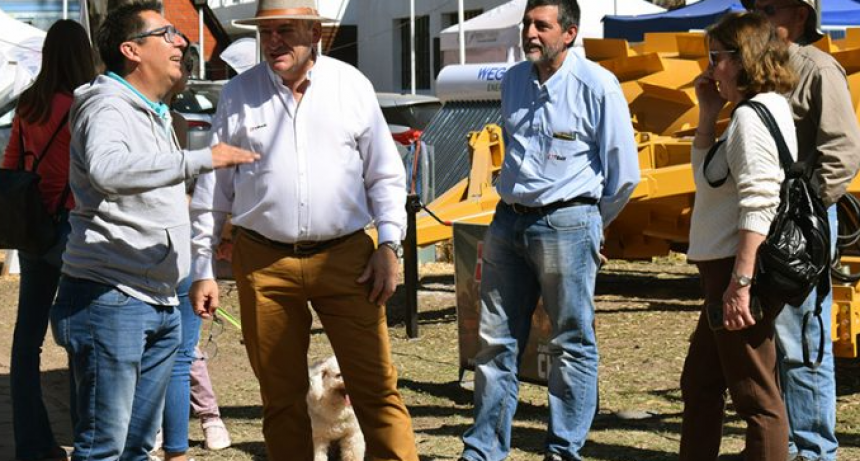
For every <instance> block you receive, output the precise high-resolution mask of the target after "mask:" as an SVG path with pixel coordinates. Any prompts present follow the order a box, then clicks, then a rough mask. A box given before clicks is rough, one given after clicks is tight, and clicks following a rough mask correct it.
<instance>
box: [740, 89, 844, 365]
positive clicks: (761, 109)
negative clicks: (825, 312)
mask: <svg viewBox="0 0 860 461" xmlns="http://www.w3.org/2000/svg"><path fill="white" fill-rule="evenodd" d="M748 105H749V106H750V107H752V109H753V110H755V111H756V113H757V114H758V115H759V117H761V119H762V121H763V122H764V124H765V126H767V127H768V130H770V132H771V134H772V135H773V137H774V139H775V140H776V145H777V149H778V150H779V161H780V163H781V164H782V168H783V169H784V170H785V175H786V178H801V177H803V178H807V179H808V178H809V177H810V173H811V171H810V169H809V168H808V164H806V163H803V162H794V161H793V160H792V159H791V156H790V155H789V154H788V147H786V145H785V139H783V137H782V133H780V131H779V128H778V127H777V125H776V121H775V120H774V119H773V116H772V115H771V113H770V111H768V110H767V107H765V106H764V104H761V103H760V102H757V101H748ZM825 231H826V229H825ZM827 235H829V233H828V234H827ZM827 254H828V261H827V264H826V265H825V267H830V261H829V259H830V257H829V254H830V253H829V251H828V253H827ZM827 275H828V274H827V273H824V274H821V275H820V276H819V277H818V283H817V285H816V287H815V309H814V310H812V311H809V312H807V313H805V314H804V315H803V324H802V328H801V330H800V331H801V339H800V340H801V344H802V346H803V364H804V365H806V366H807V367H809V368H813V369H814V368H818V366H819V365H821V361H822V360H824V341H826V338H825V337H824V319H823V318H822V317H821V313H822V306H823V304H824V299H825V297H826V296H827V294H828V293H830V283H829V282H830V278H829V277H827ZM812 317H814V318H815V320H817V321H818V331H819V332H820V333H819V337H818V354H817V356H816V358H815V361H814V362H813V361H812V360H811V358H810V355H811V354H810V352H809V339H808V337H807V334H806V332H807V328H806V327H807V325H808V324H809V321H810V319H811V318H812Z"/></svg>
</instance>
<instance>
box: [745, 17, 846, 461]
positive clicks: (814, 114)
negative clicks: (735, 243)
mask: <svg viewBox="0 0 860 461" xmlns="http://www.w3.org/2000/svg"><path fill="white" fill-rule="evenodd" d="M744 6H746V7H747V8H748V9H750V10H753V11H756V12H758V13H760V14H762V15H764V16H765V17H767V18H768V19H769V20H770V22H771V23H772V24H773V25H774V26H775V27H776V28H777V33H779V34H780V35H781V36H782V37H784V38H785V39H786V40H788V41H789V43H790V44H791V45H790V47H789V53H790V64H791V67H792V69H793V70H794V71H795V72H796V73H797V75H798V77H799V81H798V84H797V87H796V88H795V89H794V91H793V92H792V93H791V94H790V95H788V97H789V102H790V103H791V107H792V110H793V111H794V122H795V126H796V129H797V143H798V160H800V161H807V162H814V173H815V180H816V181H817V184H818V187H819V192H820V194H821V197H822V199H823V200H824V203H825V205H827V206H828V207H829V210H828V212H829V215H830V227H831V235H832V236H833V242H834V243H835V241H836V238H835V233H836V206H835V204H836V202H838V201H839V198H840V197H842V195H843V194H844V193H845V191H846V190H847V188H848V184H849V183H850V182H851V180H852V179H853V178H854V175H855V174H856V173H857V170H858V167H860V151H858V149H857V147H858V146H860V128H858V125H857V118H856V115H855V113H854V107H853V106H852V105H851V101H852V98H851V94H850V92H849V89H848V81H847V80H846V78H845V70H844V69H843V68H842V66H840V65H839V63H838V62H836V60H835V59H833V57H832V56H830V55H829V54H827V53H825V52H823V51H821V50H819V49H818V48H816V47H814V46H811V45H810V44H811V43H813V42H815V41H817V40H818V39H820V38H821V37H822V34H821V32H820V31H819V30H818V18H819V11H818V10H817V2H816V1H815V0H745V1H744ZM815 304H816V303H815V291H813V292H812V294H810V295H809V298H807V300H806V301H805V302H804V303H803V305H802V306H800V308H799V309H798V308H795V307H787V308H786V309H783V310H782V313H781V314H780V315H779V317H778V318H777V320H776V336H777V349H778V353H779V371H780V382H781V385H782V390H783V397H784V399H785V407H786V410H787V412H788V419H789V458H790V459H793V460H798V461H800V460H823V461H833V460H835V459H836V449H837V447H838V442H837V440H836V379H835V376H834V364H833V345H832V342H831V341H830V330H831V325H830V323H831V321H830V311H831V308H832V304H833V296H832V294H830V295H828V296H827V298H826V299H825V300H824V302H823V306H822V307H823V312H822V314H821V317H822V319H823V320H824V322H823V323H824V329H823V331H822V330H821V328H819V324H818V322H817V321H816V320H815V318H814V317H811V318H810V320H809V322H808V325H807V326H806V331H803V318H804V315H805V314H806V313H808V312H811V311H813V310H814V309H815V307H816V306H815ZM804 334H805V335H806V336H807V338H809V349H810V350H809V351H808V352H809V357H810V360H815V358H816V357H817V356H818V353H819V351H818V341H819V338H820V337H822V335H823V337H824V356H823V361H822V363H821V365H820V366H819V367H817V368H814V369H813V368H809V367H806V366H805V365H804V360H803V345H802V343H801V338H802V337H803V335H804Z"/></svg>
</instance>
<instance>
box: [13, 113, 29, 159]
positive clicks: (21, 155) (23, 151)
mask: <svg viewBox="0 0 860 461" xmlns="http://www.w3.org/2000/svg"><path fill="white" fill-rule="evenodd" d="M15 121H16V122H18V146H19V152H18V169H19V170H24V169H26V164H25V163H24V159H25V157H27V149H26V148H25V147H24V124H23V123H21V117H15Z"/></svg>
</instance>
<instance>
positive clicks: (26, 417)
mask: <svg viewBox="0 0 860 461" xmlns="http://www.w3.org/2000/svg"><path fill="white" fill-rule="evenodd" d="M58 228H59V231H60V232H59V238H58V240H57V243H56V244H54V246H53V247H52V248H51V249H50V250H48V251H47V252H46V253H45V254H32V253H26V252H18V261H19V263H20V266H21V283H20V285H19V290H18V316H17V318H16V319H15V333H14V336H13V339H12V363H11V367H10V371H9V382H10V387H11V392H12V427H13V429H14V432H15V459H16V460H20V461H35V460H41V459H48V458H59V457H60V456H59V455H62V454H63V453H65V452H64V451H63V449H62V448H60V446H59V445H58V444H57V442H56V440H55V439H54V433H53V432H52V430H51V423H50V421H49V420H48V412H47V410H46V408H45V403H44V402H43V401H42V384H41V381H40V374H39V367H40V364H41V354H42V344H43V343H44V342H45V335H46V334H47V332H48V320H49V315H50V310H51V305H52V304H53V303H54V296H55V295H56V294H57V284H58V282H59V280H60V268H61V266H62V264H63V260H62V256H63V250H64V249H65V248H66V239H67V238H68V235H69V229H70V228H69V220H68V215H67V214H66V213H63V214H62V215H61V220H60V225H59V227H58ZM72 395H73V396H74V394H72ZM72 399H74V397H72Z"/></svg>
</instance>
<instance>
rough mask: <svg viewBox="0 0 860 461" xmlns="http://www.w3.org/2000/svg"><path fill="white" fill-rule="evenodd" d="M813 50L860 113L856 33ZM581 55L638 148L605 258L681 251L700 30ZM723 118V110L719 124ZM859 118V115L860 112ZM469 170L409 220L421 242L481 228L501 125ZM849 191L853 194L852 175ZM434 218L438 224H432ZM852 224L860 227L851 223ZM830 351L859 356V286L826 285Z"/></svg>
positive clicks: (591, 44)
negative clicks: (615, 83) (621, 112)
mask: <svg viewBox="0 0 860 461" xmlns="http://www.w3.org/2000/svg"><path fill="white" fill-rule="evenodd" d="M816 46H818V47H820V48H821V49H822V50H824V51H826V52H829V53H831V54H832V55H833V56H834V57H835V58H836V59H837V60H838V61H839V62H840V63H841V64H842V66H843V67H844V68H845V69H846V72H847V73H848V81H849V85H850V89H851V97H852V100H853V102H854V105H855V107H858V110H860V29H856V30H854V29H849V30H848V32H847V36H846V38H845V39H844V40H840V41H836V42H833V41H831V40H830V39H829V38H828V37H826V36H825V38H824V39H822V40H820V41H819V42H818V43H817V44H816ZM585 50H586V55H587V56H588V57H589V58H590V59H592V60H594V61H596V62H598V63H600V64H601V65H602V66H604V67H605V68H606V69H608V70H610V71H612V72H613V73H614V74H615V75H616V77H617V78H618V80H619V82H620V83H621V86H622V89H623V91H624V94H625V97H626V98H627V101H628V103H629V107H630V112H631V116H632V120H633V125H634V128H635V129H636V131H637V134H636V136H637V141H638V146H639V166H640V169H641V174H642V180H641V182H640V184H639V186H638V187H637V189H636V190H635V192H634V194H633V197H632V198H631V201H630V203H629V204H628V205H627V207H626V208H625V209H624V211H623V212H622V213H621V215H619V217H618V218H617V219H616V220H615V221H614V222H613V223H612V225H611V226H610V227H609V228H608V229H607V231H606V244H605V254H606V256H608V257H610V258H622V259H648V258H651V257H653V256H661V255H666V254H667V253H668V252H669V251H670V250H672V249H678V250H683V249H684V248H686V245H687V242H688V233H689V227H690V216H691V211H692V206H693V197H694V193H695V187H694V184H693V174H692V171H691V168H690V144H691V141H692V138H691V136H692V133H693V131H694V129H695V126H696V123H697V122H698V105H697V101H696V95H695V90H694V88H693V80H694V79H695V78H696V77H697V76H698V75H699V74H700V73H701V72H702V71H703V70H704V69H705V68H706V66H707V65H708V64H707V62H708V61H707V51H708V48H707V44H706V42H705V39H704V36H703V34H701V33H654V34H646V36H645V41H644V42H643V43H640V44H637V45H634V46H630V45H629V44H628V43H627V42H626V41H625V40H614V39H606V40H591V39H586V40H585ZM728 116H729V111H728V109H727V110H726V111H725V112H724V114H723V120H722V121H721V122H722V123H721V124H720V126H719V128H723V127H724V126H725V124H726V122H727V119H728ZM858 118H860V112H858ZM468 142H469V146H470V153H471V154H470V155H471V157H472V158H471V162H472V168H471V171H470V174H469V177H468V178H466V179H464V180H463V181H461V182H460V183H458V184H457V185H455V186H454V187H452V188H451V189H450V190H448V191H447V192H445V193H444V194H443V195H441V196H439V197H438V198H437V199H436V200H434V201H433V202H432V203H430V204H429V205H427V208H428V209H429V210H431V211H432V212H433V214H435V215H436V216H437V217H438V218H439V219H438V220H437V219H434V217H433V216H430V215H429V214H428V213H426V212H425V213H422V214H420V215H419V216H418V220H417V240H418V245H419V246H426V245H429V244H432V243H435V242H440V241H443V240H447V239H450V238H451V235H452V233H451V227H450V222H452V221H457V222H468V223H475V224H487V223H489V222H490V221H491V220H492V217H493V213H494V210H495V207H496V204H497V203H498V201H499V195H498V193H496V191H495V189H494V187H493V183H494V180H495V179H496V178H497V177H498V171H499V170H500V168H501V165H502V159H503V155H504V145H503V141H502V132H501V128H499V127H498V126H496V125H487V126H486V127H484V129H483V130H481V131H479V132H473V133H471V134H470V135H469V140H468ZM849 192H850V193H852V194H854V195H855V196H860V180H857V179H856V178H855V180H854V182H852V184H851V186H850V188H849ZM440 221H442V222H440ZM854 224H856V225H857V228H858V229H860V223H854ZM841 262H842V265H843V267H844V268H846V269H847V270H848V271H849V272H852V273H858V272H860V257H858V256H843V257H842V260H841ZM833 291H834V294H833V299H834V309H833V318H832V325H833V329H832V331H833V333H832V339H833V341H834V354H835V355H836V356H838V357H845V358H856V357H857V356H858V334H860V282H855V283H838V282H837V281H834V287H833Z"/></svg>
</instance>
